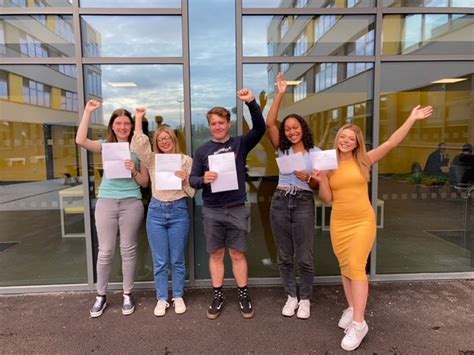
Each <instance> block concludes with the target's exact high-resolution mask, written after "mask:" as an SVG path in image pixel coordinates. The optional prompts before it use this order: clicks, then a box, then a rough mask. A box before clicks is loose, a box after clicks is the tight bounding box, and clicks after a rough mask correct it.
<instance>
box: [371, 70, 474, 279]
mask: <svg viewBox="0 0 474 355" xmlns="http://www.w3.org/2000/svg"><path fill="white" fill-rule="evenodd" d="M381 78H382V82H381V85H382V86H381V87H382V89H381V102H380V105H381V110H380V141H381V142H383V141H385V140H386V139H388V137H389V136H390V134H391V133H392V132H393V131H394V130H395V129H396V128H397V127H399V126H400V125H401V124H402V123H403V122H404V120H405V119H406V117H408V115H409V113H410V111H411V109H412V108H413V107H414V106H416V105H418V104H421V105H432V106H433V107H434V113H433V116H432V117H430V118H429V119H428V120H425V121H422V122H419V123H416V124H415V125H414V127H413V128H412V129H411V130H410V132H409V134H408V136H407V138H406V139H405V140H404V141H403V142H402V143H401V144H400V145H399V146H398V148H396V149H395V150H394V151H393V152H391V153H390V154H389V155H388V156H387V157H385V158H384V159H383V160H382V161H381V162H380V164H379V173H380V176H379V181H378V185H379V191H378V196H379V201H382V206H383V208H384V216H385V218H384V228H383V229H380V230H379V233H378V241H377V244H378V246H377V273H382V274H387V273H388V274H390V273H416V272H458V271H472V270H474V265H473V264H472V263H471V261H472V253H473V249H472V248H470V247H469V248H468V247H467V245H468V244H469V243H471V242H472V235H469V236H468V238H471V240H470V241H469V240H468V239H465V238H466V234H465V233H464V231H465V229H466V228H467V227H466V222H465V221H466V216H469V212H467V209H466V208H467V207H466V206H467V205H466V200H465V199H464V196H465V192H466V188H468V187H470V186H471V184H472V183H473V182H474V156H473V155H472V152H471V151H472V146H471V145H470V144H468V143H472V142H473V140H474V136H473V132H474V120H473V119H472V112H473V109H474V94H473V91H472V87H473V65H472V62H445V63H385V64H382V74H381ZM419 215H421V216H422V218H417V217H416V216H419ZM469 245H471V246H472V244H469Z"/></svg>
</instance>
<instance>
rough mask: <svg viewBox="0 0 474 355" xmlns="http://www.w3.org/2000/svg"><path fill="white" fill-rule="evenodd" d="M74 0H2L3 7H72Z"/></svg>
mask: <svg viewBox="0 0 474 355" xmlns="http://www.w3.org/2000/svg"><path fill="white" fill-rule="evenodd" d="M70 6H72V0H34V1H29V0H2V1H0V8H1V7H70Z"/></svg>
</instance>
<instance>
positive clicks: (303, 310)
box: [296, 300, 311, 319]
mask: <svg viewBox="0 0 474 355" xmlns="http://www.w3.org/2000/svg"><path fill="white" fill-rule="evenodd" d="M310 308H311V303H309V300H301V301H300V303H298V312H297V313H296V316H297V317H298V318H299V319H308V318H309V316H310V315H311V312H310Z"/></svg>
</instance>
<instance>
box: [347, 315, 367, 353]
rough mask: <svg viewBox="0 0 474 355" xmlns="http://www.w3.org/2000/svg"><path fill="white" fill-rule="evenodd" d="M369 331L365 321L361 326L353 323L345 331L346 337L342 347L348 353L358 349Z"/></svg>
mask: <svg viewBox="0 0 474 355" xmlns="http://www.w3.org/2000/svg"><path fill="white" fill-rule="evenodd" d="M368 331H369V327H368V325H367V323H366V322H365V321H364V322H362V323H361V324H360V323H359V324H358V323H356V322H354V321H353V322H352V323H351V324H350V325H349V327H348V328H347V329H346V330H345V331H344V333H346V335H345V336H344V338H343V339H342V341H341V347H342V348H343V349H344V350H346V351H352V350H355V349H357V348H358V347H359V345H360V343H361V342H362V340H364V337H365V336H366V335H367V332H368Z"/></svg>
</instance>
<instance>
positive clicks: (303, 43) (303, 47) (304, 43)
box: [294, 32, 308, 56]
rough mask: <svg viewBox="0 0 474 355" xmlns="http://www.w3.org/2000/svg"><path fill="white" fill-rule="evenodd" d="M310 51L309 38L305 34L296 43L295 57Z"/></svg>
mask: <svg viewBox="0 0 474 355" xmlns="http://www.w3.org/2000/svg"><path fill="white" fill-rule="evenodd" d="M307 50H308V37H307V36H306V32H303V33H302V34H301V35H300V36H299V38H298V40H297V41H296V45H295V52H294V53H295V56H300V55H304V54H305V53H306V51H307Z"/></svg>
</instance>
